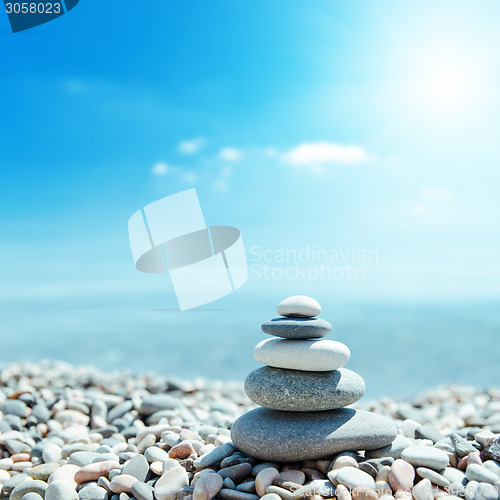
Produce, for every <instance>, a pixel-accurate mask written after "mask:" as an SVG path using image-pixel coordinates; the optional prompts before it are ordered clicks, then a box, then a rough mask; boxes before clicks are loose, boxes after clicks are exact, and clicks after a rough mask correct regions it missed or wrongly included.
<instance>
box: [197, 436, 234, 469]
mask: <svg viewBox="0 0 500 500" xmlns="http://www.w3.org/2000/svg"><path fill="white" fill-rule="evenodd" d="M235 451H236V450H235V449H234V446H233V444H232V443H225V444H223V445H221V446H217V448H215V449H213V450H212V451H211V452H210V453H207V454H206V455H202V456H201V457H199V458H197V459H196V460H195V461H194V462H193V465H194V467H195V468H196V470H201V469H206V468H207V467H210V466H211V465H214V464H217V463H219V462H221V461H222V460H224V459H225V458H226V457H229V456H231V455H232V454H233V453H234V452H235Z"/></svg>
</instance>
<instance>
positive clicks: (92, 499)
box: [78, 483, 108, 500]
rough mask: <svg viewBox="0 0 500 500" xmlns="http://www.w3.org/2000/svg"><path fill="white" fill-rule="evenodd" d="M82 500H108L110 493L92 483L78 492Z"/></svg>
mask: <svg viewBox="0 0 500 500" xmlns="http://www.w3.org/2000/svg"><path fill="white" fill-rule="evenodd" d="M78 498H79V499H80V500H108V492H107V491H106V490H105V489H104V488H102V487H101V486H98V485H97V484H95V483H90V484H87V485H86V486H84V487H83V488H82V489H81V490H80V491H79V492H78Z"/></svg>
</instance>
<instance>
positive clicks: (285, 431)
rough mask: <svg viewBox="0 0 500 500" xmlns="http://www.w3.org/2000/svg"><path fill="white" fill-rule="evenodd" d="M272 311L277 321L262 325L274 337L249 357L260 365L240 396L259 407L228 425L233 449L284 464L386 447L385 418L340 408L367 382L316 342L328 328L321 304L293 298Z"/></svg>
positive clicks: (343, 354) (344, 358)
mask: <svg viewBox="0 0 500 500" xmlns="http://www.w3.org/2000/svg"><path fill="white" fill-rule="evenodd" d="M277 311H278V314H280V315H281V317H280V318H275V319H271V320H269V321H266V322H265V323H264V324H263V325H262V331H263V332H264V333H267V334H269V335H272V336H273V337H274V338H271V339H267V340H264V341H262V342H260V343H259V344H258V345H257V346H256V347H255V349H254V357H255V359H256V360H257V361H259V362H260V363H263V364H265V365H266V366H264V367H262V368H259V369H257V370H255V371H253V372H252V373H250V375H248V377H247V379H246V381H245V392H246V393H247V395H248V397H249V398H250V399H251V400H252V401H253V402H255V403H256V404H258V405H259V406H261V408H256V409H254V410H251V411H249V412H247V413H245V414H244V415H242V416H241V417H240V418H239V419H238V420H236V422H234V424H233V426H232V430H231V438H232V440H233V443H234V444H235V445H236V446H237V447H238V448H239V449H240V450H242V451H244V452H245V453H247V454H249V455H250V456H253V457H256V458H260V459H262V460H273V461H282V462H293V461H300V460H312V459H319V458H322V457H325V456H328V455H332V454H334V453H338V452H342V451H348V450H355V451H360V450H372V449H376V448H380V447H382V446H386V445H389V444H390V443H391V442H392V441H393V440H394V438H395V437H396V434H397V428H396V425H395V424H394V423H393V422H392V421H391V420H389V419H387V418H385V417H383V416H381V415H377V414H374V413H371V412H367V411H361V410H354V409H352V408H345V407H346V406H348V405H351V404H353V403H355V402H356V401H358V400H359V399H361V398H362V397H363V395H364V392H365V382H364V380H363V379H362V377H361V376H359V375H358V374H357V373H355V372H353V371H351V370H347V369H345V368H342V367H343V366H344V365H345V364H346V363H347V362H348V361H349V358H350V351H349V348H348V347H347V346H346V345H344V344H342V343H341V342H336V341H333V340H323V339H322V337H325V336H326V335H327V334H328V333H329V332H330V331H331V329H332V327H331V325H330V323H328V321H325V320H324V319H319V318H317V317H316V316H318V315H319V314H320V312H321V307H320V305H319V303H318V302H317V301H316V300H314V299H312V298H310V297H305V296H303V295H297V296H293V297H289V298H288V299H285V300H283V301H282V302H281V303H280V304H279V305H278V309H277Z"/></svg>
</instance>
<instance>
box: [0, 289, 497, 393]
mask: <svg viewBox="0 0 500 500" xmlns="http://www.w3.org/2000/svg"><path fill="white" fill-rule="evenodd" d="M232 295H233V296H232V297H228V298H225V299H221V300H219V301H217V302H213V303H211V304H208V305H206V306H203V307H201V308H197V309H193V310H190V311H183V312H181V311H179V309H178V306H177V303H176V302H175V299H173V298H172V296H165V297H162V296H158V294H144V293H141V294H138V295H135V294H134V293H130V292H127V293H123V294H109V295H107V294H106V293H101V294H96V296H84V297H81V296H80V297H78V296H77V297H74V296H68V297H64V296H59V297H56V298H54V297H43V296H40V297H38V298H34V297H32V296H31V297H28V298H26V300H22V299H19V298H17V299H16V300H12V301H10V300H9V299H8V298H4V299H3V300H2V302H1V308H2V313H1V317H0V332H1V346H0V363H1V365H3V366H5V365H7V364H9V363H14V362H20V361H38V360H42V359H52V360H61V361H65V362H67V363H70V364H73V365H78V366H80V365H92V366H96V367H98V368H99V369H102V370H106V371H116V370H126V371H127V373H128V375H127V376H134V374H135V373H148V374H151V375H152V376H155V374H162V375H167V376H174V377H177V378H185V379H194V378H208V379H222V380H240V381H243V380H244V379H245V377H246V375H247V374H248V373H249V372H250V371H252V370H254V369H256V368H258V367H259V366H260V365H259V363H257V362H256V361H255V360H254V359H253V356H252V350H253V347H254V346H255V345H256V344H257V343H258V342H260V341H261V340H263V339H264V338H268V337H267V335H266V334H264V333H263V332H262V331H261V330H260V324H261V323H262V322H263V321H265V320H267V319H270V318H272V317H275V316H276V311H275V308H276V304H277V302H279V300H281V299H282V298H283V297H278V296H274V295H275V294H272V293H271V294H269V296H266V294H263V295H262V296H258V297H253V298H249V297H242V296H241V295H240V296H238V293H237V292H235V293H234V294H232ZM278 299H279V300H278ZM321 303H322V307H323V312H322V315H321V317H323V318H325V319H327V320H328V321H330V323H331V324H332V326H333V330H332V333H331V334H330V336H329V337H328V338H331V339H333V340H338V341H340V342H344V343H345V344H347V345H348V346H349V348H350V350H351V359H350V361H349V363H348V365H347V366H346V367H347V368H349V369H351V370H354V371H356V372H357V373H359V374H360V375H361V376H362V377H363V378H364V379H365V382H366V388H367V389H366V395H365V398H368V399H375V398H379V397H381V396H389V397H392V398H409V397H412V396H413V395H416V394H418V393H419V392H421V391H423V390H425V389H427V388H430V387H434V386H437V385H441V384H447V383H464V384H470V385H475V386H478V387H481V388H488V387H492V386H496V387H498V386H500V370H499V369H500V362H499V360H500V307H499V305H498V302H493V301H479V302H478V301H473V300H460V301H451V302H443V301H440V302H436V301H432V302H431V301H429V302H426V301H425V300H414V301H412V300H405V301H398V300H392V301H391V300H381V299H373V298H372V299H370V300H367V299H363V300H361V299H359V300H357V299H353V298H350V299H349V300H345V301H339V300H338V299H335V300H333V299H332V300H331V301H329V300H328V298H327V297H326V298H325V297H322V301H321Z"/></svg>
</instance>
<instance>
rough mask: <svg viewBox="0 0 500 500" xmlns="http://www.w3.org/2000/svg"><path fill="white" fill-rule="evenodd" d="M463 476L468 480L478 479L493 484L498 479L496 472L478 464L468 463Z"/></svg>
mask: <svg viewBox="0 0 500 500" xmlns="http://www.w3.org/2000/svg"><path fill="white" fill-rule="evenodd" d="M465 476H466V477H467V479H468V480H469V481H478V482H480V483H481V482H483V483H491V484H495V483H496V482H497V481H498V475H497V474H495V473H494V472H493V471H491V470H488V469H487V468H486V467H483V466H482V465H479V464H469V465H468V466H467V469H466V471H465Z"/></svg>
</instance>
